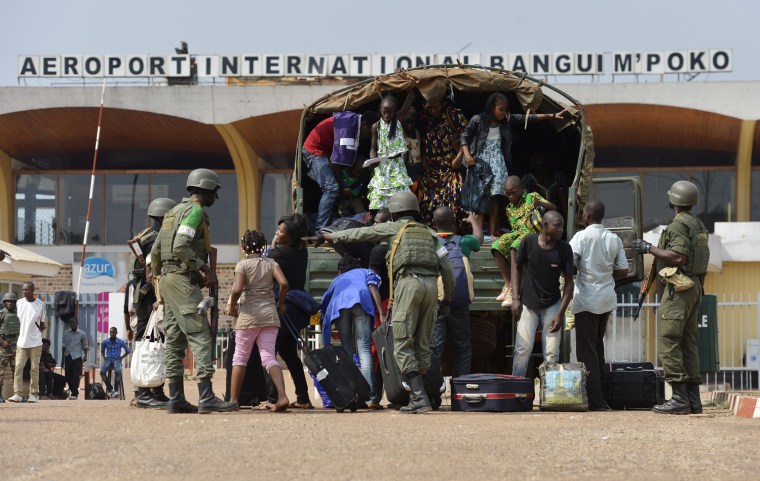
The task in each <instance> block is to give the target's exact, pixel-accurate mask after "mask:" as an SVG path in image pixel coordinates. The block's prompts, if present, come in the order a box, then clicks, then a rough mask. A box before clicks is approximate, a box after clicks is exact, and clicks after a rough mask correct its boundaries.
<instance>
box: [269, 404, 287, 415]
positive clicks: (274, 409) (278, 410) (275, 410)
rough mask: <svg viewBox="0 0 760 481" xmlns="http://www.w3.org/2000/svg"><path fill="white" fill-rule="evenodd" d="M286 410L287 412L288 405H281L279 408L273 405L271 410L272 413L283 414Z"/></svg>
mask: <svg viewBox="0 0 760 481" xmlns="http://www.w3.org/2000/svg"><path fill="white" fill-rule="evenodd" d="M287 410H288V404H281V405H279V406H278V405H277V404H275V405H274V407H273V408H272V412H273V413H284V412H286V411H287Z"/></svg>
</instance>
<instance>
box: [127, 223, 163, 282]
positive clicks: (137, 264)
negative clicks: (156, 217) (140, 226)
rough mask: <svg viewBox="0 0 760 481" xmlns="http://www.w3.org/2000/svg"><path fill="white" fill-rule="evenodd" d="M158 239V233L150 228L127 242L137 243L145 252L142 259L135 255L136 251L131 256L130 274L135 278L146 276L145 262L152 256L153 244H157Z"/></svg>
mask: <svg viewBox="0 0 760 481" xmlns="http://www.w3.org/2000/svg"><path fill="white" fill-rule="evenodd" d="M156 237H158V232H156V231H154V230H153V228H152V227H148V228H147V229H145V230H143V231H142V232H140V233H139V234H137V235H136V236H135V237H134V238H133V239H130V240H129V242H127V244H130V243H137V245H138V246H139V248H140V249H141V250H142V252H143V257H142V259H140V258H138V257H137V256H136V255H135V253H134V250H133V251H132V253H131V254H130V256H129V273H130V274H132V276H133V277H135V278H142V277H144V276H145V261H146V258H147V256H148V255H149V254H150V250H151V249H152V248H153V244H154V243H155V242H156ZM130 248H132V247H130Z"/></svg>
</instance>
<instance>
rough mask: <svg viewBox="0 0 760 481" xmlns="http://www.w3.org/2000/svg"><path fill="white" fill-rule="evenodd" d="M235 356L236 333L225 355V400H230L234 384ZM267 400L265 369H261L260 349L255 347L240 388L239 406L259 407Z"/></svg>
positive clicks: (231, 337) (230, 338)
mask: <svg viewBox="0 0 760 481" xmlns="http://www.w3.org/2000/svg"><path fill="white" fill-rule="evenodd" d="M234 355H235V332H234V331H233V332H232V333H231V334H230V336H229V343H228V344H227V352H226V353H225V355H224V368H225V369H226V370H227V383H226V388H227V390H226V392H225V394H224V400H225V401H229V400H230V394H231V384H232V357H233V356H234ZM266 400H267V385H266V380H265V378H264V368H263V367H261V354H260V353H259V348H258V347H257V346H254V347H253V349H251V357H250V359H248V365H247V366H246V368H245V377H244V378H243V385H242V386H241V387H240V397H239V398H238V405H239V406H257V405H258V404H259V403H261V402H264V401H266Z"/></svg>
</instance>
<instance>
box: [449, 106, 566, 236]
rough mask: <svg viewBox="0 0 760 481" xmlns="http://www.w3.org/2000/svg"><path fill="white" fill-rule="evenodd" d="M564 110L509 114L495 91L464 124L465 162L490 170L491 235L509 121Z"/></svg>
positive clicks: (507, 156) (508, 157)
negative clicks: (478, 161) (482, 163)
mask: <svg viewBox="0 0 760 481" xmlns="http://www.w3.org/2000/svg"><path fill="white" fill-rule="evenodd" d="M564 114H565V110H563V111H561V112H558V113H554V114H530V115H522V114H512V113H510V112H509V102H508V101H507V97H506V96H505V95H504V94H502V93H499V92H495V93H493V94H491V95H490V96H489V97H488V100H486V105H485V107H484V108H483V112H481V113H479V114H477V115H474V116H473V117H472V118H471V119H470V122H469V123H468V124H467V128H466V129H465V130H464V133H463V134H462V140H461V142H462V151H463V153H464V164H465V166H470V165H475V159H478V160H480V161H481V162H485V163H487V164H488V165H489V167H491V172H492V173H493V181H492V182H491V185H490V189H489V192H488V195H489V197H490V198H491V211H490V213H489V214H490V215H489V220H488V233H489V234H490V235H492V236H493V237H497V236H498V235H499V233H498V232H497V230H498V227H499V224H500V220H501V215H500V212H499V201H500V199H501V198H503V197H504V190H503V186H504V182H505V181H506V180H507V176H508V175H509V173H508V167H511V166H512V125H523V124H525V123H531V122H537V121H539V120H549V119H562V118H563V116H564ZM481 219H482V217H481Z"/></svg>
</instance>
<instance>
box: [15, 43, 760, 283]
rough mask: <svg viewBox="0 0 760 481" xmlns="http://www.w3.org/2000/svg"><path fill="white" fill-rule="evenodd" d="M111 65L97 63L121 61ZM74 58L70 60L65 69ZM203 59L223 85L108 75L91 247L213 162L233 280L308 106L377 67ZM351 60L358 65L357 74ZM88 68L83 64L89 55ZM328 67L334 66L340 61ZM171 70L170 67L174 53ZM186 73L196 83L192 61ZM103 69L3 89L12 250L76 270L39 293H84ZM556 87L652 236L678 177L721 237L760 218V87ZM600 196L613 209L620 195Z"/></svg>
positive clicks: (599, 166) (118, 237) (569, 83)
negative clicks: (79, 274) (632, 190)
mask: <svg viewBox="0 0 760 481" xmlns="http://www.w3.org/2000/svg"><path fill="white" fill-rule="evenodd" d="M370 57H371V56H370ZM240 58H241V63H240V64H239V65H243V60H242V56H241V57H240ZM505 58H506V57H505ZM716 58H717V57H716ZM35 59H36V60H34V61H33V62H32V63H31V65H32V66H33V67H35V69H36V70H34V73H35V74H36V76H37V77H44V75H42V73H44V70H42V69H43V68H44V66H45V65H46V64H44V62H43V60H40V58H35ZM107 60H108V59H103V60H102V64H99V65H103V66H105V65H109V63H108V62H107ZM211 60H214V59H213V58H212V59H211ZM259 60H260V62H259V63H258V64H257V63H254V64H253V66H252V67H251V68H253V69H255V68H264V69H266V68H267V67H268V66H271V65H277V66H280V65H291V64H288V63H287V61H288V59H287V58H285V57H284V56H279V60H277V63H275V64H273V63H272V62H269V63H268V60H266V58H264V57H262V58H260V59H259ZM317 60H318V59H317ZM480 60H482V59H480ZM492 60H493V59H492V58H490V57H489V61H492ZM719 60H720V58H718V60H717V61H719ZM23 61H24V59H22V58H20V59H19V65H20V71H19V72H20V73H21V72H22V70H21V69H22V68H23V67H24V65H27V68H28V65H30V64H29V63H28V62H26V63H24V62H23ZM64 61H65V59H60V58H59V59H58V63H56V64H55V65H56V66H58V67H61V66H62V65H64V63H62V62H64ZM145 61H146V62H147V64H146V65H152V64H151V63H150V59H146V60H145ZM194 61H195V62H196V63H195V64H194V65H197V66H201V64H203V68H206V67H208V69H210V70H209V76H212V75H213V76H215V77H212V78H213V80H212V81H208V80H204V78H201V80H200V81H198V80H197V78H196V77H193V76H191V77H190V78H189V79H188V78H186V77H184V76H182V77H168V78H162V77H161V76H160V75H158V74H157V75H155V76H152V77H147V78H143V79H142V80H140V78H138V77H140V76H139V75H134V76H130V75H127V73H128V72H126V71H125V70H119V71H116V72H115V73H113V72H112V74H113V75H111V78H108V79H107V81H106V87H105V96H104V109H103V115H102V127H101V132H100V145H99V152H98V157H97V170H96V178H95V184H94V190H93V210H92V215H91V226H90V232H89V239H87V242H88V251H91V250H92V251H101V252H106V253H108V252H127V247H126V244H125V243H126V241H127V240H128V239H130V238H131V237H132V236H133V234H134V233H135V232H138V231H140V230H142V229H143V228H144V227H145V226H146V225H147V214H146V212H147V206H148V204H149V202H150V200H151V199H153V198H155V197H171V198H173V199H176V200H179V199H180V198H181V197H184V196H185V180H186V177H187V173H188V172H189V171H190V170H192V169H194V168H198V167H205V168H211V169H213V170H215V171H216V172H218V173H219V174H220V177H221V182H222V186H223V187H222V189H221V191H220V198H219V200H218V201H217V203H216V204H215V205H214V206H213V207H212V208H210V209H209V215H210V218H211V236H212V241H213V243H214V244H215V245H217V246H219V248H220V249H219V250H220V257H219V260H220V263H221V264H223V265H224V266H225V267H224V268H225V269H229V270H231V269H232V267H233V266H234V264H235V262H237V260H238V259H239V248H238V246H237V243H238V240H239V238H240V235H241V233H242V232H243V231H245V230H246V229H247V228H255V229H259V230H262V231H263V232H265V234H266V235H267V237H268V238H270V239H271V237H272V235H273V233H274V231H275V228H276V224H275V223H276V219H277V218H279V217H280V216H282V215H284V214H286V213H289V212H291V211H292V193H291V189H292V173H293V162H294V159H295V158H296V148H297V143H298V140H299V139H298V135H299V125H300V118H301V114H302V110H303V108H304V106H305V105H308V104H310V103H312V102H313V101H314V100H316V99H317V98H319V97H322V96H323V95H325V94H328V93H329V92H331V91H334V90H336V89H338V88H340V86H342V85H348V84H350V83H353V82H354V81H356V80H359V79H361V78H366V76H367V74H372V73H375V72H374V71H368V72H359V73H362V74H363V75H361V76H356V75H355V74H356V73H357V72H355V71H353V70H351V68H353V67H347V68H346V69H345V72H344V71H339V72H337V75H333V74H330V72H329V71H327V72H322V73H323V74H322V75H314V76H307V75H302V76H298V75H297V74H296V75H286V74H290V73H291V72H284V73H282V72H281V73H280V75H264V73H265V72H262V71H255V70H251V71H250V72H247V73H246V74H245V75H241V73H240V71H239V70H236V71H234V72H233V73H237V75H220V74H219V69H220V68H222V67H223V66H224V65H227V66H228V67H230V64H231V61H230V62H227V63H226V64H225V60H224V58H217V59H216V60H215V62H216V63H215V64H214V62H211V61H207V60H206V57H203V58H194ZM352 61H353V57H349V58H347V62H348V64H349V65H356V63H355V62H354V63H352ZM374 61H375V60H374V59H370V60H368V61H367V62H368V63H367V64H366V66H368V67H367V68H370V67H371V69H374V68H375V63H374ZM377 61H379V60H377ZM34 62H37V63H36V64H35V63H34ZM79 62H80V63H78V64H77V65H78V66H79V67H80V68H84V66H85V65H86V59H84V60H83V59H82V58H79ZM304 62H305V63H304V64H299V65H309V63H308V62H309V60H308V59H305V58H304ZM326 62H327V64H326V65H327V67H326V68H331V67H330V65H333V66H334V63H335V60H334V59H331V58H326ZM330 62H332V63H330ZM123 63H124V64H125V65H126V66H122V67H121V68H122V69H126V68H129V67H128V65H129V60H128V59H124V62H123ZM314 63H315V64H316V65H317V66H319V63H318V62H317V61H314ZM91 65H93V64H91ZM136 65H137V64H136ZM162 65H164V66H165V65H171V60H170V58H168V60H167V63H166V64H162ZM256 65H259V67H256ZM362 65H365V64H362ZM557 65H559V64H556V65H555V67H557ZM580 67H582V65H575V67H574V68H575V69H578V68H580ZM51 68H52V67H51ZM61 68H62V67H61ZM92 68H94V67H92ZM103 68H105V67H103ZM146 68H147V67H146ZM214 68H216V70H214ZM230 68H231V67H230ZM236 68H238V69H240V68H242V67H240V66H238V67H236ZM283 68H284V67H283ZM599 68H600V67H599ZM177 69H178V70H177V72H178V73H180V74H185V75H187V74H188V73H189V71H188V70H186V69H185V67H184V66H183V65H178V66H177ZM98 72H99V76H100V77H103V76H106V77H109V75H108V74H103V71H102V70H99V71H97V72H96V73H95V75H86V74H83V73H82V71H80V70H77V71H76V73H77V74H79V75H80V76H81V78H79V80H77V79H72V78H59V77H61V74H60V72H57V71H56V72H54V73H56V75H57V76H56V75H53V76H52V77H54V78H53V79H52V80H51V79H47V80H48V81H47V82H45V84H44V85H36V84H35V85H25V86H18V87H2V88H0V186H1V187H0V198H2V199H1V200H2V202H1V203H0V205H1V206H2V207H1V208H0V240H4V241H7V242H11V243H13V244H17V245H19V246H22V247H24V248H28V249H29V250H32V251H34V252H35V253H38V254H41V255H43V256H46V257H48V258H50V259H53V260H55V261H58V262H60V263H61V264H63V265H64V267H63V268H62V269H61V271H60V272H59V275H58V276H56V277H55V278H52V279H41V280H40V281H39V282H38V284H39V288H38V290H41V291H45V292H54V291H57V290H71V289H72V271H71V265H72V263H74V255H75V253H77V252H81V245H82V241H83V235H84V234H83V233H84V224H85V218H86V214H87V199H88V194H89V190H90V171H91V169H92V163H93V152H94V145H95V135H96V129H97V125H98V114H99V105H100V98H101V87H102V85H101V83H100V81H98V78H96V77H98ZM161 72H163V71H161ZM161 72H159V73H161ZM140 73H141V74H142V73H143V71H140ZM228 73H229V72H228ZM555 73H556V72H555ZM256 74H258V75H256ZM22 77H24V78H22V79H21V80H22V83H24V82H26V83H27V84H31V83H34V82H27V81H26V78H25V77H33V75H30V74H29V72H27V74H26V76H23V75H22ZM72 77H73V75H72ZM125 77H126V78H125ZM130 77H134V78H130ZM136 78H137V79H136ZM547 78H549V80H551V81H552V83H556V84H557V85H558V86H559V87H560V88H561V89H562V90H564V91H565V92H567V93H568V94H570V95H571V96H573V97H575V98H576V99H578V100H579V101H580V102H582V104H583V105H584V108H585V109H586V112H587V115H588V117H587V118H588V124H589V125H590V126H591V128H592V129H593V132H594V139H595V141H594V142H595V149H596V160H595V175H597V176H621V175H626V176H628V175H635V176H639V177H640V179H641V184H642V189H643V203H644V205H643V208H644V212H643V214H644V224H645V225H644V227H645V230H648V229H651V228H653V227H655V226H657V225H660V224H665V223H667V222H669V220H670V218H671V217H672V211H670V210H668V209H667V204H666V201H665V200H664V199H665V194H664V193H665V191H666V190H667V188H668V187H669V186H670V185H671V184H672V183H673V182H674V181H675V180H679V179H689V180H692V181H693V182H695V183H696V184H697V185H698V186H699V187H700V189H701V193H702V199H701V201H700V205H699V206H698V207H697V209H696V210H695V212H696V213H698V214H699V215H700V216H701V217H702V219H703V220H704V221H705V223H706V224H707V225H708V228H710V229H711V230H712V229H713V226H714V224H715V222H726V221H730V222H733V221H760V190H759V191H758V192H753V189H752V186H753V185H760V124H759V123H758V119H760V97H758V96H757V94H756V93H757V92H758V91H760V81H746V82H729V81H721V80H720V77H719V76H712V77H710V78H708V79H707V80H703V78H702V77H697V78H696V79H694V80H693V81H690V82H687V81H673V80H672V76H671V77H663V76H653V75H649V76H642V77H640V78H638V80H639V81H638V82H637V81H636V80H637V77H634V76H632V75H629V76H627V77H625V80H626V82H621V81H620V79H621V77H617V78H616V79H615V81H614V82H609V81H608V82H599V81H595V82H587V81H586V82H584V83H573V82H579V79H578V78H577V77H572V76H552V77H547ZM663 79H664V81H663ZM755 190H758V189H755ZM603 200H605V202H606V203H607V204H608V206H614V203H615V199H614V198H613V199H603ZM613 208H614V207H613ZM228 277H229V282H231V277H232V276H231V275H230V276H228ZM21 280H22V279H20V278H15V279H14V278H7V279H4V280H3V281H2V282H3V283H4V285H2V286H0V287H2V288H3V290H4V291H5V292H7V291H8V289H9V288H11V287H13V284H14V283H18V282H20V281H21ZM125 280H126V279H125ZM6 284H9V285H6ZM223 287H224V286H223ZM13 290H19V289H18V288H13ZM223 294H224V293H223ZM225 295H226V294H225Z"/></svg>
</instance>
